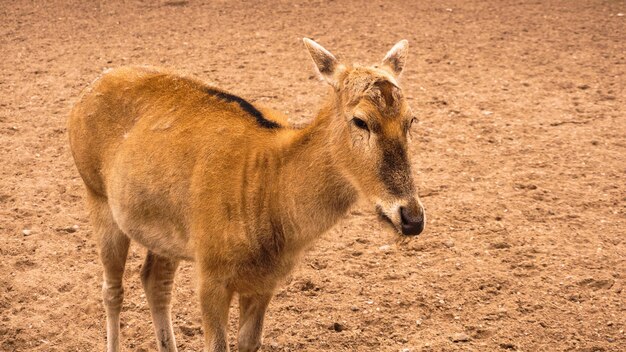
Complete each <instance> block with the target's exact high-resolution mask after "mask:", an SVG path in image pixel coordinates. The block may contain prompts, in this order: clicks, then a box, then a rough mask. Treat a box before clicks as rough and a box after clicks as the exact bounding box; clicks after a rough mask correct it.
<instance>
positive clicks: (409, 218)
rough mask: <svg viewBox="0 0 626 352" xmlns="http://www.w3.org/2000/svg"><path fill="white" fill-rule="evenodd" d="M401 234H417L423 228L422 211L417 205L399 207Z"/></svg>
mask: <svg viewBox="0 0 626 352" xmlns="http://www.w3.org/2000/svg"><path fill="white" fill-rule="evenodd" d="M400 219H402V234H403V235H405V236H417V235H419V234H420V233H421V232H422V231H423V230H424V212H423V211H422V210H421V208H418V207H417V206H409V207H400Z"/></svg>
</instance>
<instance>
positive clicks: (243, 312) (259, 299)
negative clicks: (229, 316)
mask: <svg viewBox="0 0 626 352" xmlns="http://www.w3.org/2000/svg"><path fill="white" fill-rule="evenodd" d="M272 296H273V295H272V294H271V293H269V294H262V295H241V296H239V339H238V344H239V352H256V351H257V350H258V349H259V348H260V347H261V343H262V340H263V318H264V317H265V310H266V309H267V306H268V305H269V303H270V300H271V299H272Z"/></svg>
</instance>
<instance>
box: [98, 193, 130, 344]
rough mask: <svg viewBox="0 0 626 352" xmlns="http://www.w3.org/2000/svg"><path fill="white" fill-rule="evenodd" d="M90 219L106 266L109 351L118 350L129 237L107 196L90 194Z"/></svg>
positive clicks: (103, 289)
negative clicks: (124, 231) (121, 227)
mask: <svg viewBox="0 0 626 352" xmlns="http://www.w3.org/2000/svg"><path fill="white" fill-rule="evenodd" d="M88 202H89V205H90V210H91V220H92V223H93V226H94V233H95V235H96V240H97V243H98V251H99V254H100V260H101V261H102V266H103V268H104V281H103V284H102V296H103V301H104V308H105V311H106V319H107V352H117V351H119V340H120V338H119V336H120V311H121V310H122V302H123V300H124V288H123V286H122V277H123V276H124V266H125V265H126V257H127V255H128V247H129V244H130V239H129V238H128V237H127V236H126V235H125V234H124V233H123V232H122V231H121V230H120V229H119V228H118V227H117V224H116V223H115V221H114V220H113V216H112V214H111V210H110V209H109V206H108V204H107V201H106V199H105V198H102V197H99V196H96V195H93V194H89V196H88Z"/></svg>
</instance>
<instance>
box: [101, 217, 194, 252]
mask: <svg viewBox="0 0 626 352" xmlns="http://www.w3.org/2000/svg"><path fill="white" fill-rule="evenodd" d="M111 210H112V212H113V217H114V219H115V221H116V223H117V225H118V226H119V228H120V229H121V230H122V231H123V232H124V233H125V234H126V235H127V236H128V237H130V238H131V239H132V240H134V241H136V242H137V243H139V244H141V245H142V246H144V247H146V248H147V249H149V250H150V251H152V252H154V253H156V254H158V255H161V256H165V257H169V258H175V259H181V260H193V250H192V249H191V243H190V240H189V234H188V231H187V230H186V229H185V228H184V226H183V225H182V224H180V222H179V221H176V220H175V219H172V218H171V216H169V215H168V214H166V213H164V212H159V211H158V210H156V209H150V210H146V209H141V208H139V209H137V208H134V207H128V206H112V207H111Z"/></svg>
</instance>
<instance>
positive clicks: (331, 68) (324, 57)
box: [302, 38, 343, 88]
mask: <svg viewBox="0 0 626 352" xmlns="http://www.w3.org/2000/svg"><path fill="white" fill-rule="evenodd" d="M302 40H303V41H304V46H306V48H307V49H308V50H309V54H310V55H311V58H312V59H313V62H314V63H315V66H316V67H317V71H318V72H319V74H320V75H321V76H322V78H323V79H324V80H325V81H326V82H328V83H329V84H330V85H331V86H333V87H335V88H337V85H338V80H337V74H338V73H339V72H340V71H341V70H342V68H343V65H341V64H340V63H339V61H338V60H337V59H336V58H335V56H334V55H333V54H331V53H330V51H328V50H326V49H324V48H323V47H322V46H321V45H319V44H317V43H316V42H314V41H313V40H311V39H309V38H303V39H302Z"/></svg>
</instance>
